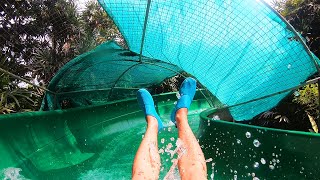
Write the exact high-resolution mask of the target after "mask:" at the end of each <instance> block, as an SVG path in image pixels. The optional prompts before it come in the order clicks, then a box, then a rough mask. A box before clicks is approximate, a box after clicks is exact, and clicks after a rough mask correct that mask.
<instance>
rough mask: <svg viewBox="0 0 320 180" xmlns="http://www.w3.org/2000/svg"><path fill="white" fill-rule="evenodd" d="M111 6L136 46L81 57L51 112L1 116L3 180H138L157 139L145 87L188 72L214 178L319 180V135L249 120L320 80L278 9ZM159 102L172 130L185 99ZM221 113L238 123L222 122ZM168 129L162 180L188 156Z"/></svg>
mask: <svg viewBox="0 0 320 180" xmlns="http://www.w3.org/2000/svg"><path fill="white" fill-rule="evenodd" d="M99 2H100V4H101V5H102V7H103V8H104V9H105V10H106V12H107V13H108V15H109V16H110V17H111V18H112V19H113V21H114V22H115V24H116V25H117V27H118V28H119V31H120V32H121V33H122V35H123V37H124V39H125V41H126V43H127V46H128V48H127V49H123V48H122V47H120V46H118V45H116V44H115V43H113V42H106V43H103V44H102V45H100V46H98V47H96V48H95V49H94V50H92V51H90V52H87V53H85V54H82V55H80V56H79V57H77V58H75V59H73V60H71V61H70V62H69V63H67V64H66V65H65V66H64V67H62V68H61V69H60V70H59V72H57V74H56V75H55V77H54V78H53V79H52V80H51V82H50V84H49V86H48V87H47V88H48V89H49V91H47V92H46V94H45V97H44V99H43V103H42V106H41V111H39V112H28V113H18V114H12V115H1V116H0V157H1V159H0V170H2V172H1V173H0V177H1V178H2V179H130V174H131V166H132V161H133V158H134V154H135V152H136V150H137V148H138V146H139V143H140V141H141V139H142V136H143V134H144V131H145V120H144V117H143V114H142V112H141V110H140V109H139V108H138V105H137V101H136V98H135V94H136V91H137V89H139V88H142V87H144V88H145V87H147V88H150V87H154V86H157V85H159V84H160V83H161V82H163V81H164V80H165V79H167V78H170V77H172V76H175V75H177V74H180V73H182V72H187V73H189V74H191V75H193V76H194V77H195V78H196V79H197V80H198V82H199V84H200V87H201V89H204V90H203V92H205V93H203V92H202V91H201V92H202V93H201V92H200V91H199V92H198V94H197V97H196V98H195V100H194V102H193V103H192V107H191V109H190V112H189V121H190V124H191V126H192V129H193V131H194V133H195V134H197V137H198V138H199V143H200V144H201V147H202V149H203V151H204V153H205V157H206V159H207V167H208V178H209V179H213V178H214V179H255V180H257V179H280V178H281V179H319V174H320V164H319V160H320V159H319V158H320V151H319V149H320V136H319V135H318V134H314V133H305V132H296V131H284V130H276V129H269V128H261V127H255V126H249V125H244V124H241V123H239V122H241V121H243V120H250V119H251V118H253V117H254V116H256V115H258V114H260V113H262V112H264V111H267V110H269V109H270V108H273V107H274V106H276V105H277V104H278V103H279V102H280V101H281V100H282V99H283V98H284V97H286V96H287V95H288V94H290V93H291V92H292V90H294V89H297V88H299V87H301V86H303V85H305V84H306V83H305V82H306V80H307V79H308V78H309V77H310V76H312V75H313V74H315V73H317V72H319V65H318V59H317V58H316V57H315V56H314V55H313V54H312V53H311V52H310V50H309V49H308V48H307V46H306V44H305V43H304V40H303V38H302V37H301V36H300V35H299V34H298V33H297V32H296V31H295V30H294V29H293V27H292V26H291V25H290V24H289V23H288V22H286V21H285V20H284V19H283V17H281V16H280V15H279V14H277V13H276V12H275V11H274V10H273V9H272V8H270V7H269V6H268V5H266V3H264V2H263V1H260V0H235V1H220V0H215V1H206V2H203V1H202V0H185V1H161V0H152V1H150V0H148V1H147V0H146V1H139V2H138V1H136V0H124V1H109V0H99ZM150 89H152V88H150ZM205 94H206V95H205ZM208 94H209V95H208ZM154 98H155V101H156V106H157V110H158V112H159V114H160V116H161V117H162V118H163V119H164V120H165V121H166V122H169V115H170V113H171V110H172V108H173V106H174V102H175V101H176V98H177V97H176V94H175V93H171V94H170V93H169V94H161V95H157V96H155V97H154ZM216 98H218V99H219V102H218V101H216ZM219 107H224V108H226V107H228V108H229V110H230V113H231V115H232V117H233V119H234V120H235V121H236V122H238V123H236V122H227V121H223V119H222V120H215V119H216V118H211V117H212V114H214V113H215V111H216V108H219ZM168 125H169V127H168V128H166V130H164V131H162V132H161V133H160V135H159V136H160V137H159V152H160V153H161V161H162V166H161V174H160V178H161V179H162V178H164V177H165V175H166V174H167V173H168V171H169V169H170V167H171V166H172V162H171V161H172V160H173V159H174V158H176V157H177V156H176V155H173V157H171V154H172V150H174V149H175V147H176V141H177V131H176V129H175V127H174V126H170V124H168ZM173 175H174V176H175V177H176V178H178V176H177V171H175V172H173Z"/></svg>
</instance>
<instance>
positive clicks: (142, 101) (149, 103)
mask: <svg viewBox="0 0 320 180" xmlns="http://www.w3.org/2000/svg"><path fill="white" fill-rule="evenodd" d="M137 99H138V103H139V106H140V108H141V109H142V110H143V112H144V114H145V115H146V116H147V115H149V116H153V117H155V118H156V119H157V120H158V130H159V131H160V130H161V129H162V128H164V126H163V123H162V121H161V119H160V117H159V115H158V113H157V111H156V109H155V108H154V102H153V99H152V96H151V94H150V93H149V92H148V91H147V90H146V89H139V91H138V92H137Z"/></svg>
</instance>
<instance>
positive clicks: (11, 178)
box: [2, 167, 27, 180]
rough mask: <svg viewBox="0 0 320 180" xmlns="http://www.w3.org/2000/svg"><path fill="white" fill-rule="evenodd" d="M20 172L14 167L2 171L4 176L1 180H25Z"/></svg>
mask: <svg viewBox="0 0 320 180" xmlns="http://www.w3.org/2000/svg"><path fill="white" fill-rule="evenodd" d="M20 171H22V170H21V169H20V168H14V167H9V168H6V169H4V170H3V171H2V172H3V175H4V178H3V180H27V178H25V177H24V176H23V175H21V174H20Z"/></svg>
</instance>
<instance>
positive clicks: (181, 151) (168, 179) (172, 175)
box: [164, 138, 187, 180]
mask: <svg viewBox="0 0 320 180" xmlns="http://www.w3.org/2000/svg"><path fill="white" fill-rule="evenodd" d="M176 146H177V147H176V149H175V150H174V151H172V152H171V158H172V157H173V155H174V154H176V153H177V154H178V158H177V159H172V165H171V167H170V170H169V172H168V173H167V174H166V176H165V177H164V180H171V179H175V168H176V167H177V165H178V161H179V159H180V158H181V157H182V156H183V155H184V154H186V153H187V148H186V147H185V146H184V144H183V142H182V141H181V140H180V139H179V138H178V139H177V142H176Z"/></svg>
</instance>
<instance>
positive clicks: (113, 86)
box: [41, 42, 182, 110]
mask: <svg viewBox="0 0 320 180" xmlns="http://www.w3.org/2000/svg"><path fill="white" fill-rule="evenodd" d="M181 71H182V70H181V69H180V68H179V67H177V66H175V65H172V64H168V63H166V62H163V61H159V60H155V59H152V58H148V57H141V59H140V56H139V55H138V54H136V53H134V52H131V51H129V50H124V49H122V48H121V47H119V46H118V45H117V44H116V43H114V42H107V43H104V44H102V45H100V46H98V47H97V48H95V49H94V50H92V51H90V52H88V53H85V54H83V55H80V56H79V57H77V58H75V59H73V60H72V61H70V62H69V63H68V64H67V65H65V66H64V67H63V68H62V69H61V70H60V71H59V72H58V74H57V75H56V76H55V77H54V78H53V79H52V81H51V82H50V85H49V87H48V88H49V89H50V90H51V91H53V92H55V93H50V92H49V93H47V94H46V96H45V98H44V101H43V103H42V107H41V109H42V110H54V109H67V108H71V107H82V106H87V105H97V104H105V103H106V102H110V101H115V100H120V99H126V98H128V97H133V96H134V97H135V95H136V91H137V90H138V89H139V88H143V87H144V88H146V87H149V86H151V85H153V84H159V83H161V82H162V81H163V80H164V79H166V78H168V77H172V76H174V75H176V74H178V73H179V72H181Z"/></svg>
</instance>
